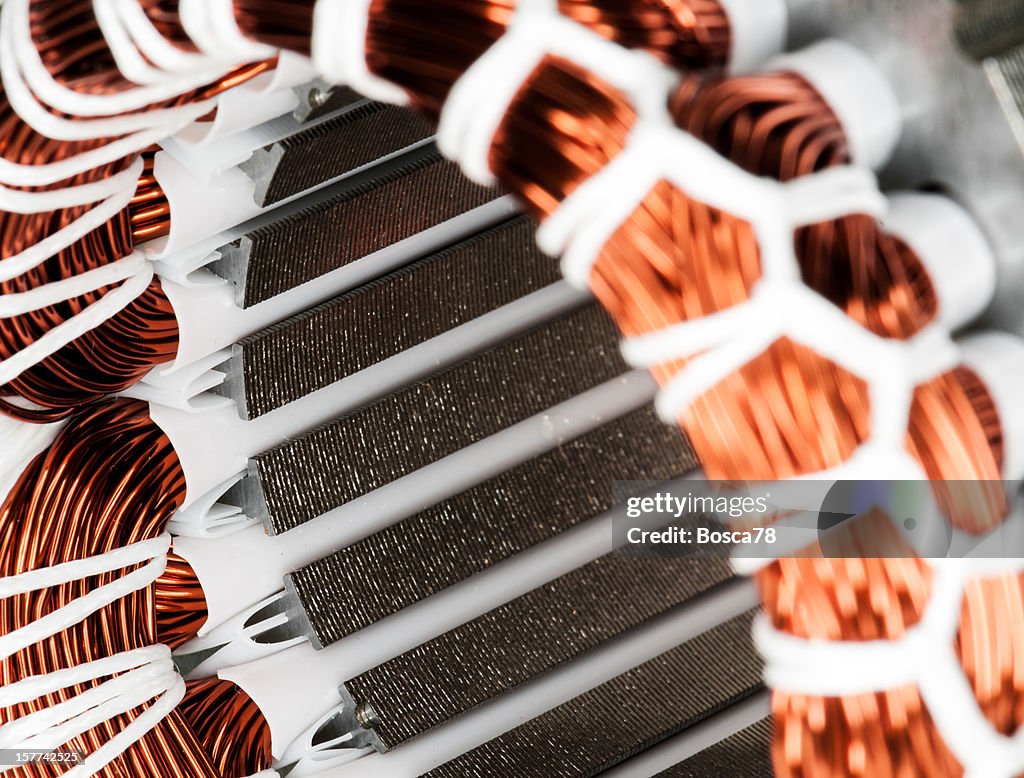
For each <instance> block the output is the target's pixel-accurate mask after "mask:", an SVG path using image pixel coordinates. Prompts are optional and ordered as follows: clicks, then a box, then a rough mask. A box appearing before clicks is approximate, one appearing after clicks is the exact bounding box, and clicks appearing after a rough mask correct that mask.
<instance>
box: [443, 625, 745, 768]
mask: <svg viewBox="0 0 1024 778" xmlns="http://www.w3.org/2000/svg"><path fill="white" fill-rule="evenodd" d="M752 615H753V614H752V613H747V614H745V615H742V616H739V617H737V618H735V619H732V620H731V621H728V622H726V623H724V624H722V625H721V626H719V627H716V628H714V629H711V630H709V631H707V632H705V633H703V634H702V635H699V636H697V637H695V638H693V639H692V640H689V641H687V642H686V643H683V644H682V645H681V646H679V647H678V648H674V649H672V650H671V651H667V652H665V653H664V654H662V655H660V656H658V657H656V658H654V659H652V660H650V661H649V662H645V663H644V664H642V665H639V666H638V667H636V668H634V669H633V670H630V671H629V672H628V673H624V674H623V675H620V676H618V677H617V678H614V679H612V680H611V681H608V682H607V683H603V684H601V685H600V686H597V687H595V688H594V689H592V690H591V691H589V692H586V693H585V694H582V695H580V696H579V697H576V698H574V699H572V700H570V701H569V702H566V703H564V704H563V705H560V706H558V707H557V708H554V709H552V710H550V711H548V712H547V713H544V714H542V715H540V716H538V717H536V718H534V719H531V720H530V721H528V722H526V723H525V724H523V725H521V726H519V727H517V728H516V729H513V730H511V731H509V732H506V733H505V734H504V735H501V736H499V737H497V738H495V739H493V740H491V741H488V742H487V743H484V744H483V745H481V746H478V747H477V748H475V749H473V750H472V751H468V752H467V753H465V754H463V755H462V756H459V757H457V758H456V759H453V760H452V761H450V762H447V763H446V764H443V765H441V766H439V767H437V768H435V769H433V770H431V771H430V772H429V773H427V774H426V775H427V776H429V778H589V776H593V775H598V774H600V773H601V772H603V771H605V770H608V769H610V768H611V767H614V766H615V765H617V764H619V763H620V762H623V761H625V760H626V759H628V758H629V757H631V756H633V755H635V754H637V753H640V752H642V751H644V750H646V749H648V748H650V747H652V746H654V745H657V744H658V743H660V742H661V741H663V740H666V739H667V738H669V737H672V736H673V735H675V734H678V733H679V732H681V731H683V730H685V729H687V728H689V727H691V726H693V725H694V724H697V723H699V722H701V721H702V720H704V719H706V718H708V717H709V716H711V715H714V714H715V713H717V712H719V711H721V710H723V709H724V708H726V707H728V706H730V705H732V704H734V703H736V702H739V701H740V700H743V699H745V698H747V697H749V696H751V695H753V694H756V693H757V692H758V691H759V690H760V689H761V660H760V657H759V656H758V655H757V651H756V650H755V649H754V646H753V642H752V640H751V638H750V623H751V618H752ZM425 704H428V703H425ZM683 775H688V774H687V773H683ZM753 775H754V774H752V773H743V772H736V773H732V772H728V771H726V772H721V773H714V772H712V773H706V774H703V775H702V778H752V777H753Z"/></svg>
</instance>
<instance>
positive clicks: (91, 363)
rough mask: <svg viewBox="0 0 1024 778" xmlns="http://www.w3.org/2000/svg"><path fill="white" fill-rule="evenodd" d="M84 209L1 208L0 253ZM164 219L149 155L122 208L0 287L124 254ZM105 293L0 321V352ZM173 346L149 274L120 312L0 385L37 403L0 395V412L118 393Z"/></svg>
mask: <svg viewBox="0 0 1024 778" xmlns="http://www.w3.org/2000/svg"><path fill="white" fill-rule="evenodd" d="M86 210H87V207H81V208H69V209H64V210H62V211H58V212H55V213H53V214H48V215H47V214H27V215H21V214H3V218H2V219H0V230H2V233H0V246H2V250H3V252H4V255H5V256H10V255H11V254H14V253H17V252H19V251H21V250H23V249H24V248H26V247H27V246H30V245H32V244H33V243H35V242H37V241H38V240H41V239H42V238H44V237H45V236H46V235H47V234H50V233H51V232H53V231H55V230H57V229H59V228H60V227H63V226H65V225H66V224H68V223H70V222H71V221H73V220H74V219H75V218H77V217H78V216H80V215H81V214H82V213H84V212H85V211H86ZM44 217H48V218H44ZM169 217H170V214H169V208H168V206H167V202H166V199H165V198H164V197H163V194H162V192H161V191H160V189H159V186H158V185H156V182H155V181H153V179H152V158H151V155H150V159H149V163H148V164H147V167H146V172H145V173H144V175H143V177H142V181H141V183H140V189H139V190H138V193H137V195H136V198H135V200H134V201H133V202H132V203H131V204H130V205H129V207H128V208H127V209H125V211H123V212H122V213H119V214H117V215H116V216H115V217H114V218H112V219H111V220H110V221H108V222H107V223H106V224H104V225H102V226H101V227H99V228H97V229H95V230H93V231H92V232H90V233H89V234H88V235H86V236H85V237H83V238H82V239H81V240H79V241H78V242H76V243H75V244H73V245H72V246H70V247H69V248H67V249H65V250H64V251H61V252H59V253H58V254H57V255H55V256H54V257H51V258H50V259H49V260H47V261H46V262H44V263H43V264H42V265H40V266H39V267H37V268H35V269H34V270H31V271H29V272H28V273H25V274H24V275H22V276H19V277H18V278H15V279H13V280H11V281H7V282H3V283H0V293H5V294H6V293H12V292H19V291H24V290H28V289H32V288H35V287H37V286H40V285H42V284H45V283H48V282H50V281H54V280H58V279H61V278H68V277H70V276H73V275H77V274H79V273H82V272H85V271H86V270H89V269H92V268H96V267H101V266H102V265H105V264H108V263H110V262H113V261H115V260H118V259H121V258H122V257H126V256H128V255H129V254H130V253H131V251H132V250H133V247H134V245H135V242H136V241H137V240H139V239H140V238H141V239H149V238H153V237H157V236H159V235H161V234H166V231H167V229H168V228H169V224H170V221H169ZM140 242H141V241H140ZM107 291H109V288H104V289H100V290H98V291H96V292H93V293H91V294H86V295H82V296H81V297H78V298H76V299H73V300H69V301H67V302H65V303H61V304H58V305H53V306H49V307H47V308H44V309H42V310H39V311H34V312H31V313H27V314H23V315H21V316H16V317H13V318H9V319H4V320H3V321H0V358H6V357H9V356H11V355H12V354H14V353H17V352H18V351H20V350H21V349H23V348H25V347H26V346H28V345H30V344H31V343H33V342H34V341H35V340H36V339H38V338H40V337H42V335H44V334H45V333H46V332H48V331H49V330H51V329H52V328H53V327H55V326H57V325H59V324H60V323H61V322H63V321H66V320H67V319H69V318H71V317H72V316H74V315H75V314H77V313H79V312H81V311H82V310H84V309H85V308H86V307H88V306H89V305H90V304H92V303H93V302H95V301H96V300H98V299H99V298H100V297H101V296H102V295H103V294H104V293H106V292H107ZM177 345H178V324H177V319H176V318H175V316H174V311H173V309H172V307H171V305H170V302H169V301H168V299H167V297H166V295H165V294H164V293H163V290H162V288H161V286H160V283H159V281H156V280H154V281H153V282H152V283H151V284H150V286H149V288H148V289H147V290H146V291H145V292H144V293H143V294H142V295H141V296H140V297H139V298H137V299H136V300H134V301H133V302H132V303H130V304H129V305H128V306H127V307H126V308H125V309H124V310H122V311H121V312H120V313H118V314H117V315H115V316H113V317H111V318H110V319H109V320H107V321H106V322H104V323H103V324H101V325H100V326H99V327H97V328H96V329H94V330H92V331H90V332H87V333H85V334H84V335H82V336H81V337H79V338H77V339H76V340H75V341H73V342H72V343H70V344H68V345H67V346H65V347H64V348H62V349H61V350H60V351H58V352H57V353H56V354H54V355H52V356H51V357H49V358H48V359H46V360H44V361H43V362H42V363H40V364H39V365H36V366H34V367H32V368H30V369H29V370H27V371H26V372H25V373H24V374H22V376H20V377H19V378H18V379H16V380H15V381H12V382H11V383H10V384H8V385H7V386H6V387H3V390H2V391H3V393H4V394H6V395H11V394H14V395H17V396H19V397H21V398H23V399H25V400H28V401H30V402H32V403H35V404H36V405H37V406H40V408H34V409H30V410H26V409H24V408H21V407H20V406H17V405H15V404H13V403H11V402H9V401H0V411H3V412H4V413H7V414H8V415H11V416H14V417H15V418H20V419H23V420H26V421H53V420H56V419H60V418H64V417H66V416H67V415H68V414H69V413H70V412H71V411H72V410H73V409H74V408H76V407H78V406H81V405H83V404H85V403H87V402H90V401H92V400H95V399H99V398H100V397H104V396H106V395H108V394H113V393H115V392H118V391H122V390H124V389H125V388H127V387H128V386H131V385H132V384H133V383H135V382H137V381H138V380H139V379H140V378H142V377H143V376H144V375H145V374H146V373H148V372H149V371H150V370H152V368H153V367H155V366H156V365H159V364H163V363H166V362H169V361H170V360H172V359H174V356H175V354H176V353H177Z"/></svg>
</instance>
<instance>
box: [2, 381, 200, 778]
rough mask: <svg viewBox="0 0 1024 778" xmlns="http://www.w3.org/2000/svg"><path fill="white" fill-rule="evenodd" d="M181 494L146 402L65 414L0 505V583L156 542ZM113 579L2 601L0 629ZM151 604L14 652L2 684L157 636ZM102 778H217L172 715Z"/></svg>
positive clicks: (144, 601)
mask: <svg viewBox="0 0 1024 778" xmlns="http://www.w3.org/2000/svg"><path fill="white" fill-rule="evenodd" d="M184 488H185V487H184V477H183V474H182V472H181V467H180V465H179V463H178V460H177V457H176V456H175V454H174V451H173V450H172V448H171V446H170V444H169V442H168V441H167V439H166V437H165V436H164V435H163V433H162V432H161V431H160V430H159V428H157V427H156V425H154V424H153V423H152V422H151V421H149V418H148V408H147V406H146V405H145V404H144V403H140V402H136V401H128V400H115V401H111V402H107V403H103V404H102V405H99V406H95V407H93V408H90V409H87V410H85V411H83V412H82V413H80V414H79V415H78V416H76V417H75V418H72V419H71V420H70V421H69V422H68V425H67V427H65V429H64V430H62V432H61V434H60V435H59V436H58V438H57V440H56V441H55V442H54V444H53V445H52V446H51V447H50V449H49V450H48V451H46V452H44V453H43V454H42V455H40V456H39V457H37V458H36V459H35V460H34V461H33V462H32V463H31V464H30V466H29V467H28V469H27V470H26V471H25V473H23V475H22V476H21V478H20V479H19V481H18V483H17V484H16V485H15V487H14V488H13V490H12V491H11V494H10V495H9V497H8V498H7V500H6V502H5V503H4V505H3V507H2V508H0V565H2V567H0V575H5V576H6V575H14V574H17V573H20V572H24V571H27V570H31V569H36V568H39V567H44V566H48V565H53V564H58V563H60V562H65V561H69V560H72V559H80V558H84V557H87V556H92V555H95V554H99V553H102V552H104V551H108V550H111V549H115V548H119V547H121V546H124V545H127V544H129V543H132V542H136V541H139V540H143V539H146V538H150V537H155V536H156V535H158V534H159V533H160V532H161V531H162V529H163V525H164V524H165V523H166V522H167V520H168V519H169V518H170V517H171V515H172V514H173V512H174V510H175V509H176V508H177V507H178V505H180V503H181V500H182V498H183V496H184ZM121 574H122V573H120V572H118V573H114V574H109V575H103V576H97V577H95V578H92V579H89V580H85V581H77V582H74V583H71V584H67V585H64V586H59V587H52V588H50V589H48V590H44V591H41V592H34V593H31V594H28V595H21V596H17V597H12V598H8V599H5V600H2V601H0V624H2V626H0V629H2V631H3V632H4V633H6V632H9V631H11V630H13V629H16V628H17V627H20V626H22V625H24V624H27V623H29V622H30V621H31V620H33V619H36V618H39V617H40V616H42V615H43V614H45V613H49V612H51V611H52V610H53V609H55V608H56V607H59V606H60V605H61V604H63V603H66V602H68V601H70V600H71V599H73V598H74V597H76V596H80V595H82V594H84V593H85V592H87V591H90V590H91V589H93V588H95V587H97V586H99V585H102V584H103V583H106V582H107V581H110V580H114V579H116V578H117V577H119V576H120V575H121ZM152 597H153V593H152V590H146V591H143V592H139V593H136V594H135V595H132V596H129V597H125V598H123V599H121V600H119V601H118V602H116V603H114V604H113V605H111V606H108V607H107V608H104V609H103V610H102V611H100V612H98V613H97V614H94V615H93V616H90V617H88V618H87V619H85V620H84V621H83V622H82V623H81V624H78V625H76V626H74V627H71V628H69V629H67V630H65V631H64V632H62V633H60V634H58V635H56V636H54V637H53V638H50V639H48V640H45V641H42V642H41V643H38V644H36V645H33V646H31V647H29V648H27V649H24V650H23V651H20V652H18V653H17V654H16V655H15V656H13V657H11V658H10V659H9V660H8V661H6V662H4V663H2V665H0V672H2V680H3V682H4V683H9V682H12V681H14V680H17V679H21V678H25V677H28V676H30V675H34V674H37V673H45V672H51V671H54V670H58V669H62V668H65V667H70V666H73V665H75V664H79V663H82V662H87V661H91V660H93V659H97V658H100V657H103V656H109V655H110V654H113V653H116V652H118V651H124V650H128V649H131V648H139V647H142V646H145V645H150V644H152V643H153V642H155V641H156V640H157V634H156V624H155V619H154V618H153V614H154V610H155V609H154V608H153V603H152ZM92 685H93V684H83V685H81V686H79V687H76V688H75V689H69V690H63V691H61V692H57V693H54V694H50V695H47V696H46V697H44V698H42V699H40V700H36V701H33V702H31V703H28V704H24V705H19V706H16V707H15V708H13V709H11V710H7V711H5V712H4V713H3V715H2V718H3V719H4V720H10V719H11V718H12V717H14V716H22V715H26V714H28V713H30V712H32V711H34V710H39V709H41V708H44V707H48V706H50V705H55V704H57V703H59V702H60V701H62V700H64V699H67V698H68V697H70V696H71V695H72V694H74V693H81V692H82V691H84V690H85V689H86V688H89V687H90V686H92ZM130 719H131V716H119V717H116V718H115V719H113V720H112V721H110V722H107V723H105V724H103V725H100V726H98V727H96V728H95V729H93V730H90V731H89V732H87V733H85V734H84V735H82V736H81V737H79V738H76V739H75V740H74V741H73V742H72V743H71V744H69V747H70V748H80V749H82V750H83V751H85V752H87V753H89V752H92V751H95V750H96V749H97V748H99V747H100V746H101V745H102V744H103V743H104V742H105V741H107V740H109V739H110V738H111V737H112V736H113V735H114V734H115V733H116V732H118V731H119V730H120V729H122V728H123V727H124V726H125V725H126V724H127V722H128V721H130ZM51 770H57V772H51ZM59 772H63V770H62V769H59V768H47V767H33V768H29V769H28V770H27V771H26V772H25V773H24V774H25V775H51V774H58V773H59ZM100 775H102V776H104V778H137V776H141V775H160V776H164V775H166V776H172V775H189V776H198V777H199V778H219V776H218V774H217V772H216V771H215V770H214V769H213V766H212V765H211V763H210V762H209V760H208V759H207V758H206V756H205V755H204V753H203V752H202V749H201V748H199V747H198V744H197V742H196V740H195V738H194V737H193V735H192V733H191V730H190V729H189V727H188V725H187V723H186V722H185V720H184V718H183V717H182V716H181V714H180V713H179V712H177V711H176V712H174V713H173V714H172V715H171V716H169V717H168V718H167V719H165V720H164V722H162V723H161V724H160V725H159V726H158V727H157V728H156V729H155V730H154V731H153V732H151V733H150V734H148V735H146V736H145V737H144V738H143V739H142V740H141V741H140V742H139V743H138V744H137V745H136V746H134V747H132V748H131V749H129V751H128V752H126V754H125V755H124V756H122V757H120V758H119V759H117V760H115V762H114V763H112V764H111V765H110V766H109V767H108V768H106V769H104V770H103V771H102V772H101V773H100Z"/></svg>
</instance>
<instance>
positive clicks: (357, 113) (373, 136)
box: [239, 102, 434, 206]
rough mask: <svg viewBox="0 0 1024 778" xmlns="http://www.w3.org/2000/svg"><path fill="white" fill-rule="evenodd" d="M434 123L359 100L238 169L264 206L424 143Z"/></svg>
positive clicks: (266, 149) (406, 111) (399, 109)
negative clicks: (246, 177)
mask: <svg viewBox="0 0 1024 778" xmlns="http://www.w3.org/2000/svg"><path fill="white" fill-rule="evenodd" d="M433 132H434V128H433V126H432V125H431V124H430V122H428V121H427V120H426V119H424V118H422V117H421V116H420V115H419V114H418V113H416V112H415V111H413V110H411V109H409V108H402V107H398V106H393V105H387V104H386V103H376V102H358V103H353V104H351V105H350V106H349V107H348V109H346V110H343V111H342V112H341V113H340V114H339V115H338V116H335V117H333V118H330V119H327V120H326V121H323V122H321V123H320V124H315V125H313V126H312V127H310V128H309V129H307V130H303V131H302V132H298V133H296V134H294V135H291V136H289V137H287V138H285V139H284V140H281V141H278V142H277V143H273V144H271V145H269V146H266V147H264V148H262V149H259V150H257V151H256V152H255V153H254V154H253V155H252V157H251V158H250V159H248V160H247V161H246V162H244V163H242V164H241V165H240V166H239V167H240V168H241V169H242V171H243V172H244V173H245V174H246V175H248V176H249V177H250V178H251V179H252V180H253V181H254V182H255V184H256V190H255V192H254V194H253V198H254V199H255V201H256V204H257V205H260V206H268V205H273V204H274V203H278V202H280V201H281V200H284V199H286V198H288V197H292V196H293V195H296V194H299V193H300V192H304V191H306V190H307V189H312V188H313V187H315V186H318V185H320V184H323V183H324V182H326V181H330V180H331V179H334V178H337V177H339V176H342V175H345V174H346V173H351V172H352V171H354V170H356V169H358V168H360V167H363V166H364V165H368V164H370V163H372V162H374V161H376V160H378V159H381V158H382V157H386V156H389V155H391V154H396V153H398V152H400V151H401V150H402V149H406V148H409V147H410V146H413V145H414V144H417V143H423V142H425V141H427V140H428V139H429V138H430V137H431V136H432V135H433Z"/></svg>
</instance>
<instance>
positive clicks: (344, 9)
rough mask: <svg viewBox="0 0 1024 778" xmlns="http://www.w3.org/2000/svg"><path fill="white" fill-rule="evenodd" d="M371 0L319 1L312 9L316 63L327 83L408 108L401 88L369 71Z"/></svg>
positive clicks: (314, 57)
mask: <svg viewBox="0 0 1024 778" xmlns="http://www.w3.org/2000/svg"><path fill="white" fill-rule="evenodd" d="M371 2H372V0H317V2H316V5H315V6H314V7H313V42H312V53H313V64H314V65H315V66H316V69H317V70H318V71H319V72H320V74H321V76H322V77H323V78H324V80H326V81H328V82H330V83H332V84H345V85H347V86H350V87H351V88H353V89H355V90H356V91H357V92H360V93H362V94H364V95H366V96H367V97H369V98H371V99H373V100H378V101H380V102H382V103H393V104H395V105H407V104H408V103H409V95H407V94H406V92H405V90H404V89H402V88H401V87H399V86H397V85H395V84H392V83H391V82H390V81H387V80H385V79H383V78H380V77H379V76H375V75H374V74H373V73H371V72H370V69H369V67H367V64H366V33H367V28H368V26H369V19H370V3H371Z"/></svg>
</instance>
